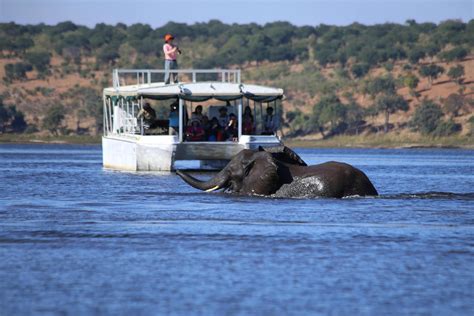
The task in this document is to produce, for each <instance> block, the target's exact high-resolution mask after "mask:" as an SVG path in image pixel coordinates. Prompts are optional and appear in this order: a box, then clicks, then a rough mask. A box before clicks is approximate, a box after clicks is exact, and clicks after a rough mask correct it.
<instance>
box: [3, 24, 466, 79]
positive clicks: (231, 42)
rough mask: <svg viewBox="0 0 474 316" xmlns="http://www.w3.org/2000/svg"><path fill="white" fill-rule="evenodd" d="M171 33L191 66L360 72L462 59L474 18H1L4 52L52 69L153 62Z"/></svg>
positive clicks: (359, 73)
mask: <svg viewBox="0 0 474 316" xmlns="http://www.w3.org/2000/svg"><path fill="white" fill-rule="evenodd" d="M166 33H172V34H174V35H175V36H176V37H177V39H178V41H179V43H180V44H181V46H182V48H183V50H184V51H186V50H187V51H192V54H191V55H192V60H191V59H188V60H187V61H186V63H188V64H189V66H194V67H215V66H221V67H222V66H226V65H235V64H242V63H245V62H249V61H257V62H259V61H263V60H269V61H282V60H307V59H316V60H317V61H318V62H319V63H320V64H321V65H326V64H329V63H341V64H343V65H344V64H346V63H347V62H352V63H353V67H352V73H353V74H354V75H355V76H356V77H360V76H363V74H364V73H366V72H367V70H368V68H369V67H373V66H375V65H380V64H382V63H385V62H387V61H396V60H402V59H407V58H408V60H409V61H410V62H411V63H417V62H418V61H420V60H421V59H423V58H426V57H428V58H432V57H434V56H436V55H439V57H440V58H442V59H444V60H448V61H453V60H460V59H463V58H465V57H466V55H467V54H468V53H469V50H470V49H472V47H473V45H474V40H473V38H474V20H471V21H469V22H468V23H463V22H461V21H456V20H449V21H445V22H442V23H440V24H439V25H436V24H434V23H416V22H415V21H412V20H411V21H407V23H406V24H404V25H401V24H394V23H385V24H379V25H374V26H366V25H362V24H359V23H353V24H351V25H348V26H330V25H324V24H321V25H318V26H315V27H313V26H301V27H297V26H294V25H292V24H290V23H288V22H273V23H267V24H265V25H258V24H255V23H252V24H232V25H229V24H224V23H222V22H220V21H218V20H211V21H209V22H207V23H196V24H193V25H188V24H184V23H173V22H170V23H168V24H166V25H163V26H162V27H159V28H156V29H153V28H151V27H150V26H149V25H146V24H133V25H130V26H127V25H125V24H121V23H119V24H117V25H115V26H112V25H106V24H103V23H99V24H97V25H96V26H95V27H94V28H88V27H85V26H81V25H76V24H74V23H72V22H62V23H59V24H57V25H53V26H49V25H45V24H38V25H18V24H15V23H2V24H0V39H1V40H0V50H1V51H2V52H4V53H7V54H11V55H14V56H25V57H27V60H29V61H30V62H31V64H32V65H33V67H38V66H39V65H40V64H41V65H44V66H45V67H47V65H48V64H49V59H48V58H49V56H50V55H49V54H50V53H52V52H55V53H57V54H59V55H61V56H63V57H65V58H67V59H68V60H72V61H74V60H75V61H76V62H77V61H78V60H80V58H81V56H95V57H96V58H97V60H98V66H99V67H108V64H110V63H119V64H120V65H121V66H133V65H134V64H135V63H137V62H144V61H145V62H147V63H156V61H157V57H161V55H162V51H161V46H162V44H163V36H164V35H165V34H166ZM45 50H47V51H45ZM130 50H132V51H133V52H134V53H135V54H136V56H134V58H131V55H130V54H128V52H130ZM191 55H190V56H189V57H191ZM154 66H155V67H156V66H157V65H154ZM160 66H161V65H160ZM38 70H40V71H41V70H42V69H41V68H40V67H39V69H38Z"/></svg>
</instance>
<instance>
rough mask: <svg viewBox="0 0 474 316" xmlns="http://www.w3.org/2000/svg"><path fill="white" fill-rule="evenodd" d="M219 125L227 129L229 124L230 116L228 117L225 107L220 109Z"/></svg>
mask: <svg viewBox="0 0 474 316" xmlns="http://www.w3.org/2000/svg"><path fill="white" fill-rule="evenodd" d="M217 120H218V121H219V125H220V126H222V127H225V126H227V125H228V124H229V115H227V107H225V106H223V107H221V108H220V109H219V117H218V118H217Z"/></svg>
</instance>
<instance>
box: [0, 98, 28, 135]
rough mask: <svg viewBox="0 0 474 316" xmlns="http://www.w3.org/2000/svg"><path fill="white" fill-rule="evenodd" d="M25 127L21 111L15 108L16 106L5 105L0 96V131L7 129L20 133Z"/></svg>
mask: <svg viewBox="0 0 474 316" xmlns="http://www.w3.org/2000/svg"><path fill="white" fill-rule="evenodd" d="M26 127H27V124H26V121H25V116H24V114H23V112H21V111H19V110H17V109H16V106H14V105H10V106H7V105H5V104H4V103H3V99H2V98H0V132H1V133H5V132H6V131H7V130H8V131H10V132H13V133H22V132H23V131H25V129H26Z"/></svg>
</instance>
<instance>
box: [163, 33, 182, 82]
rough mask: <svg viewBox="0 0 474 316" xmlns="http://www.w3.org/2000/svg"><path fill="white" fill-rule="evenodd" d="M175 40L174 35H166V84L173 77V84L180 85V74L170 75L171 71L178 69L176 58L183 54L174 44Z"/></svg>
mask: <svg viewBox="0 0 474 316" xmlns="http://www.w3.org/2000/svg"><path fill="white" fill-rule="evenodd" d="M173 40H174V37H173V35H171V34H166V35H165V44H164V45H163V52H164V53H165V84H169V83H170V78H171V76H172V77H173V82H174V83H178V74H177V73H170V70H172V69H178V62H177V60H176V58H177V56H178V54H181V50H180V49H179V47H178V46H176V45H174V44H173Z"/></svg>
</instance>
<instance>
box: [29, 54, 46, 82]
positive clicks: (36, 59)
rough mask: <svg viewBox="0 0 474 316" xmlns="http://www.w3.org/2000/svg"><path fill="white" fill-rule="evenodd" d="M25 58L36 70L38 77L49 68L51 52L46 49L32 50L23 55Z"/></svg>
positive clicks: (44, 74) (42, 76)
mask: <svg viewBox="0 0 474 316" xmlns="http://www.w3.org/2000/svg"><path fill="white" fill-rule="evenodd" d="M25 60H26V61H27V62H28V63H29V64H31V65H32V66H33V68H35V69H36V71H38V77H40V78H44V77H45V76H46V74H47V73H48V70H49V63H50V61H51V54H50V53H49V52H47V51H34V52H29V53H27V54H26V55H25Z"/></svg>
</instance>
